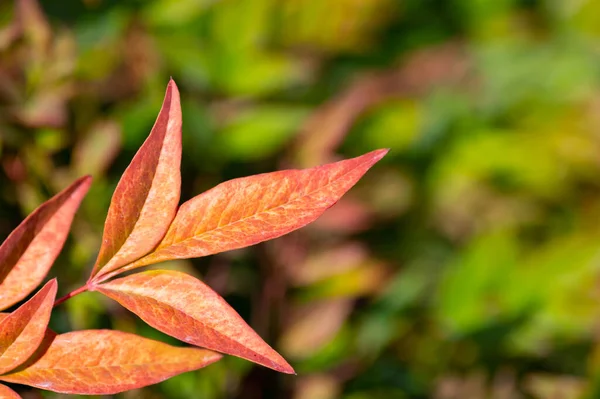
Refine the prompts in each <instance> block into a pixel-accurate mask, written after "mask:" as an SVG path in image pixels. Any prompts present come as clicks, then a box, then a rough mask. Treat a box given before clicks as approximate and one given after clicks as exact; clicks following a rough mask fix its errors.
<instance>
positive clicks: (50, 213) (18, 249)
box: [0, 176, 92, 310]
mask: <svg viewBox="0 0 600 399" xmlns="http://www.w3.org/2000/svg"><path fill="white" fill-rule="evenodd" d="M91 181H92V179H91V177H89V176H86V177H82V178H80V179H78V180H76V181H75V183H73V184H71V186H69V187H68V188H66V189H65V190H63V191H62V192H60V193H59V194H57V195H56V196H54V197H53V198H51V199H50V200H48V201H46V202H45V203H43V204H42V205H41V206H40V207H39V208H37V209H36V210H35V211H33V213H31V215H29V216H28V217H27V218H26V219H25V220H24V221H23V222H22V223H21V224H20V225H19V226H18V227H17V228H16V229H15V230H14V231H13V232H12V233H11V234H10V235H9V236H8V238H7V239H6V241H4V243H3V244H2V246H0V281H1V282H0V310H2V309H6V308H7V307H9V306H11V305H14V304H15V303H17V302H19V301H20V300H22V299H23V298H25V297H26V296H27V295H29V294H30V293H31V292H32V291H33V290H34V289H35V287H37V286H38V285H39V284H40V283H41V282H42V280H43V279H44V277H46V274H47V273H48V271H49V270H50V267H51V266H52V263H53V262H54V260H55V259H56V257H57V256H58V253H59V252H60V250H61V249H62V246H63V244H64V243H65V240H66V238H67V235H68V233H69V228H70V226H71V222H72V221H73V216H74V215H75V212H76V211H77V208H78V207H79V204H80V203H81V200H82V199H83V197H84V196H85V194H86V193H87V191H88V189H89V187H90V184H91Z"/></svg>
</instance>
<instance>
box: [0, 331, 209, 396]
mask: <svg viewBox="0 0 600 399" xmlns="http://www.w3.org/2000/svg"><path fill="white" fill-rule="evenodd" d="M45 344H46V345H47V346H46V348H44V349H45V350H43V351H39V353H38V355H37V357H35V356H34V358H33V359H31V360H30V361H28V362H27V363H26V364H25V365H24V366H23V367H21V368H20V369H18V371H16V372H15V373H12V374H8V375H4V376H0V380H3V381H7V382H12V383H17V384H25V385H30V386H34V387H37V388H42V389H47V390H50V391H54V392H61V393H70V394H83V395H109V394H114V393H118V392H123V391H126V390H129V389H134V388H140V387H144V386H147V385H151V384H155V383H157V382H160V381H163V380H165V379H167V378H169V377H172V376H174V375H177V374H180V373H183V372H186V371H190V370H196V369H199V368H201V367H204V366H207V365H209V364H211V363H214V362H216V361H217V360H219V359H220V358H221V355H219V354H218V353H214V352H211V351H208V350H204V349H197V348H177V347H174V346H170V345H167V344H164V343H162V342H158V341H153V340H150V339H147V338H143V337H139V336H137V335H134V334H129V333H124V332H121V331H111V330H85V331H74V332H70V333H66V334H61V335H56V336H54V337H53V336H52V334H50V335H48V339H46V340H45Z"/></svg>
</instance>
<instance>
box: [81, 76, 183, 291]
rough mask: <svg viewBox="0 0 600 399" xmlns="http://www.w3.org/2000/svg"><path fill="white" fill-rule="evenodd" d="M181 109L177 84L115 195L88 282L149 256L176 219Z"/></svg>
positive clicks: (168, 92) (169, 88)
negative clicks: (97, 276)
mask: <svg viewBox="0 0 600 399" xmlns="http://www.w3.org/2000/svg"><path fill="white" fill-rule="evenodd" d="M180 164H181V105H180V99H179V91H178V89H177V85H176V84H175V82H174V81H172V80H171V81H169V84H168V85H167V90H166V93H165V98H164V101H163V104H162V107H161V109H160V112H159V114H158V117H157V119H156V122H155V123H154V127H153V128H152V131H151V132H150V135H149V136H148V138H147V139H146V141H145V142H144V144H142V146H141V147H140V149H139V151H138V152H137V153H136V154H135V156H134V158H133V160H132V161H131V163H130V165H129V166H128V167H127V169H126V170H125V172H124V173H123V176H122V177H121V180H120V181H119V183H118V185H117V188H116V189H115V192H114V194H113V197H112V200H111V203H110V207H109V210H108V215H107V217H106V223H105V226H104V233H103V236H102V245H101V247H100V252H99V255H98V259H97V260H96V264H95V266H94V270H93V272H92V276H91V277H90V280H93V278H94V277H95V276H96V275H98V274H100V275H102V274H106V273H109V272H111V271H113V270H116V269H118V268H120V267H122V266H123V265H126V264H127V263H130V262H132V261H134V260H136V259H138V258H140V257H142V256H143V255H146V254H147V253H148V252H150V251H151V250H152V249H153V248H154V247H155V246H156V245H157V244H158V243H159V242H160V240H161V239H162V238H163V236H164V235H165V233H166V231H167V229H168V227H169V225H170V223H171V221H172V220H173V218H174V217H175V213H176V211H177V205H178V204H179V193H180V189H181V175H180V171H179V169H180Z"/></svg>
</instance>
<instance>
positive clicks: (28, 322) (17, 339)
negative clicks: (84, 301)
mask: <svg viewBox="0 0 600 399" xmlns="http://www.w3.org/2000/svg"><path fill="white" fill-rule="evenodd" d="M56 287H57V284H56V279H54V280H51V281H49V282H48V283H47V284H46V285H45V286H44V287H43V288H42V289H41V290H40V291H39V292H38V293H37V294H36V295H35V296H34V297H33V298H31V299H30V300H29V301H27V302H26V303H24V304H23V305H22V306H20V307H19V308H18V309H17V310H15V311H14V312H13V313H11V314H10V315H9V316H7V317H6V318H5V319H3V320H2V321H1V322H0V374H3V373H6V372H8V371H11V370H13V369H14V368H15V367H17V366H19V365H20V364H22V363H23V362H25V360H27V359H28V358H29V356H31V355H32V354H33V353H34V352H35V350H36V349H37V348H38V346H39V345H40V343H41V342H42V339H43V338H44V332H45V331H46V328H47V327H48V321H50V313H51V312H52V306H53V305H54V298H55V297H56Z"/></svg>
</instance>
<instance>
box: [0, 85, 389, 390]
mask: <svg viewBox="0 0 600 399" xmlns="http://www.w3.org/2000/svg"><path fill="white" fill-rule="evenodd" d="M386 152H387V150H377V151H373V152H370V153H368V154H365V155H362V156H360V157H357V158H353V159H348V160H344V161H340V162H336V163H331V164H327V165H323V166H318V167H315V168H311V169H304V170H285V171H279V172H274V173H266V174H260V175H256V176H250V177H246V178H241V179H234V180H230V181H228V182H225V183H222V184H220V185H218V186H216V187H214V188H213V189H211V190H209V191H207V192H205V193H203V194H200V195H198V196H196V197H194V198H192V199H191V200H189V201H187V202H185V203H184V204H183V205H181V206H179V205H178V204H179V195H180V187H181V175H180V163H181V107H180V101H179V92H178V89H177V86H176V85H175V82H173V80H171V81H170V82H169V85H168V87H167V91H166V95H165V99H164V102H163V105H162V108H161V110H160V112H159V114H158V118H157V120H156V122H155V124H154V127H153V128H152V131H151V132H150V135H149V136H148V138H147V139H146V141H145V142H144V144H143V145H142V147H141V148H140V149H139V151H138V152H137V154H136V155H135V156H134V158H133V160H132V161H131V164H130V165H129V167H128V168H127V169H126V170H125V172H124V173H123V176H122V177H121V179H120V181H119V183H118V185H117V188H116V190H115V192H114V194H113V197H112V200H111V203H110V207H109V210H108V215H107V217H106V223H105V226H104V233H103V237H102V243H101V244H100V250H99V254H98V258H97V259H96V262H95V265H94V267H93V270H92V272H91V275H90V277H89V279H88V280H87V282H86V284H85V285H83V286H82V287H81V288H79V289H77V290H75V291H73V292H71V293H70V294H68V295H66V296H65V297H63V298H60V299H55V297H56V291H57V281H56V279H53V280H50V281H49V282H47V283H46V284H45V285H44V286H43V287H42V288H41V289H40V290H39V291H38V292H37V293H36V294H35V295H33V297H31V299H29V300H28V301H26V302H25V303H23V304H22V305H21V306H20V307H18V308H17V309H16V310H15V311H13V312H12V313H9V314H8V313H0V380H2V381H6V382H10V383H18V384H25V385H30V386H33V387H37V388H41V389H47V390H51V391H55V392H62V393H72V394H95V395H101V394H113V393H117V392H122V391H126V390H129V389H133V388H139V387H143V386H146V385H150V384H154V383H157V382H159V381H163V380H165V379H167V378H169V377H171V376H174V375H177V374H179V373H183V372H186V371H190V370H195V369H199V368H201V367H204V366H206V365H208V364H211V363H213V362H216V361H217V360H219V359H220V358H221V357H222V355H221V353H224V354H229V355H233V356H238V357H241V358H244V359H247V360H249V361H251V362H254V363H258V364H260V365H263V366H266V367H269V368H271V369H273V370H277V371H280V372H283V373H294V370H293V369H292V367H291V366H290V365H289V364H288V363H287V362H286V361H285V360H284V359H283V358H282V357H281V356H280V355H279V354H278V353H277V352H276V351H274V350H273V349H272V348H271V347H270V346H269V345H268V344H267V343H265V342H264V341H263V340H262V339H261V338H260V337H259V336H258V334H256V333H255V332H254V331H253V330H252V328H251V327H250V326H248V324H246V322H244V320H243V319H242V318H241V317H240V316H239V315H238V314H237V313H236V312H235V310H233V309H232V308H231V307H230V306H229V305H228V304H227V303H226V302H225V300H223V298H221V297H220V296H219V295H218V294H217V293H215V292H214V291H213V290H212V289H211V288H210V287H208V286H207V285H205V284H204V283H203V282H202V281H200V280H198V279H196V278H194V277H192V276H190V275H187V274H185V273H182V272H178V271H170V270H151V271H140V272H136V273H133V274H129V275H127V276H126V277H121V278H115V277H116V276H118V275H119V274H121V273H123V272H126V271H131V270H134V269H138V268H140V267H142V266H146V265H150V264H153V263H158V262H162V261H165V260H169V259H185V258H193V257H200V256H206V255H211V254H215V253H218V252H223V251H227V250H231V249H236V248H242V247H246V246H249V245H253V244H256V243H259V242H261V241H265V240H269V239H272V238H276V237H279V236H281V235H284V234H286V233H289V232H290V231H292V230H295V229H298V228H300V227H302V226H304V225H306V224H308V223H310V222H312V221H313V220H315V219H316V218H318V217H319V216H320V215H321V214H322V213H323V212H324V211H325V210H326V209H327V208H329V207H330V206H332V205H333V204H335V203H336V202H337V201H338V200H339V198H340V197H341V196H342V195H343V194H344V193H345V192H346V191H348V190H349V189H350V188H351V187H352V186H353V185H354V184H356V182H357V181H358V180H359V179H360V178H361V177H362V176H363V174H364V173H365V172H366V171H367V170H368V169H369V168H370V167H371V166H373V165H374V164H375V163H376V162H377V161H379V160H380V159H381V158H382V157H383V156H384V155H385V154H386ZM90 184H91V177H89V176H86V177H82V178H80V179H78V180H77V181H75V182H74V183H73V184H72V185H71V186H69V187H68V188H66V189H65V190H64V191H62V192H61V193H59V194H57V195H56V196H55V197H53V198H51V199H50V200H48V201H46V202H45V203H44V204H42V205H41V206H40V207H39V208H37V209H36V210H35V211H34V212H33V213H32V214H31V215H29V216H28V217H27V218H26V219H25V220H24V221H23V222H22V223H21V224H20V225H19V226H18V227H17V228H16V229H15V230H14V231H13V232H12V233H11V234H10V235H9V236H8V238H7V239H6V240H5V241H4V243H3V244H2V246H0V276H1V279H0V310H2V309H7V308H8V307H10V306H13V305H15V304H16V303H18V302H19V301H21V300H23V299H25V298H26V297H27V296H28V295H29V294H31V293H32V292H33V290H34V289H35V288H36V287H37V286H38V285H39V284H40V283H41V282H42V281H43V280H44V279H45V277H46V275H47V273H48V271H49V270H50V267H51V266H52V263H53V262H54V260H55V259H56V257H57V255H58V253H59V252H60V250H61V248H62V246H63V244H64V242H65V240H66V238H67V235H68V231H69V228H70V225H71V222H72V220H73V217H74V215H75V212H76V210H77V208H78V207H79V204H80V203H81V201H82V199H83V197H84V196H85V194H86V192H87V191H88V189H89V187H90ZM85 291H97V292H100V293H102V294H104V295H106V296H108V297H110V298H112V299H114V300H116V301H117V302H119V303H120V304H121V305H123V306H124V307H125V308H127V309H129V310H130V311H131V312H133V313H135V314H137V315H138V316H139V317H140V318H142V319H143V320H144V321H145V322H146V323H148V324H149V325H151V326H152V327H154V328H156V329H158V330H160V331H162V332H164V333H166V334H169V335H171V336H173V337H175V338H177V339H179V340H181V341H184V342H186V343H188V344H191V345H192V346H188V347H173V346H170V345H167V344H164V343H161V342H157V341H153V340H149V339H147V338H143V337H140V336H137V335H134V334H129V333H124V332H119V331H112V330H86V331H74V332H69V333H66V334H57V333H55V332H53V331H52V330H50V329H48V322H49V320H50V314H51V311H52V308H53V307H54V306H57V305H59V304H60V303H62V302H64V301H66V300H68V299H69V298H71V297H73V296H75V295H77V294H79V293H82V292H85ZM201 348H202V349H201ZM0 396H1V397H6V398H18V397H19V395H18V394H17V393H16V392H14V391H13V390H11V389H10V388H9V387H8V386H5V385H0Z"/></svg>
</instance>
